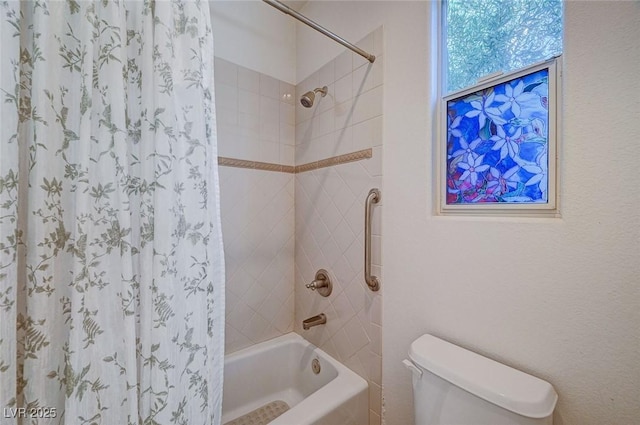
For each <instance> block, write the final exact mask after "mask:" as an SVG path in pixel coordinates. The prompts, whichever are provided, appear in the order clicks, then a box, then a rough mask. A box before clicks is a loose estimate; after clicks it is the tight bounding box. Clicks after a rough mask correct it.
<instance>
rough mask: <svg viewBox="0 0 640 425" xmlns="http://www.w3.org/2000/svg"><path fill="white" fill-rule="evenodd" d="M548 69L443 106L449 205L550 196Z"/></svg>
mask: <svg viewBox="0 0 640 425" xmlns="http://www.w3.org/2000/svg"><path fill="white" fill-rule="evenodd" d="M548 135H549V70H548V69H546V68H545V69H542V70H539V71H536V72H533V73H530V74H527V75H524V76H520V77H517V78H514V79H511V80H509V81H506V82H503V83H498V84H496V85H494V86H492V87H489V88H486V89H484V90H481V91H478V92H475V93H472V94H467V95H463V96H461V97H457V98H453V99H450V100H448V101H447V164H446V165H447V171H446V179H447V196H446V203H447V204H448V205H455V204H481V203H514V204H518V203H519V204H540V203H548V196H549V181H548V171H549V160H548V155H549V140H548Z"/></svg>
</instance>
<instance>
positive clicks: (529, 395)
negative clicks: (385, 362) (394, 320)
mask: <svg viewBox="0 0 640 425" xmlns="http://www.w3.org/2000/svg"><path fill="white" fill-rule="evenodd" d="M409 358H410V359H411V360H405V361H404V363H405V365H406V366H407V367H408V368H409V369H411V370H412V372H413V401H414V402H413V405H414V411H415V425H551V424H552V421H553V418H552V414H553V409H554V408H555V405H556V401H557V400H558V395H557V394H556V392H555V390H554V389H553V387H552V386H551V384H549V383H548V382H546V381H543V380H542V379H539V378H536V377H534V376H531V375H528V374H526V373H524V372H522V371H519V370H516V369H513V368H511V367H509V366H506V365H504V364H501V363H498V362H496V361H494V360H491V359H488V358H486V357H483V356H481V355H479V354H476V353H474V352H472V351H469V350H466V349H464V348H462V347H458V346H457V345H454V344H451V343H449V342H447V341H444V340H442V339H439V338H436V337H435V336H432V335H423V336H421V337H420V338H418V339H417V340H415V341H414V342H413V343H412V344H411V348H410V349H409Z"/></svg>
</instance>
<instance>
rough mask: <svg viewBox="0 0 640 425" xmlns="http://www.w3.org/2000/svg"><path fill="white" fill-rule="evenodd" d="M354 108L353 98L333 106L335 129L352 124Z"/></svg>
mask: <svg viewBox="0 0 640 425" xmlns="http://www.w3.org/2000/svg"><path fill="white" fill-rule="evenodd" d="M354 108H355V105H354V103H353V100H348V101H346V102H343V103H340V104H337V105H336V106H335V107H334V108H333V115H334V129H335V130H340V129H343V128H345V127H347V126H349V125H351V124H352V122H353V113H354Z"/></svg>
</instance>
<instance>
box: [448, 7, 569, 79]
mask: <svg viewBox="0 0 640 425" xmlns="http://www.w3.org/2000/svg"><path fill="white" fill-rule="evenodd" d="M444 47H445V57H446V66H447V70H446V77H445V92H452V91H455V90H458V89H461V88H464V87H467V86H470V85H473V84H475V83H476V81H477V80H478V78H481V77H482V76H485V75H488V74H491V73H494V72H497V71H503V72H509V71H513V70H515V69H519V68H523V67H525V66H527V65H531V64H533V63H536V62H539V61H542V60H544V59H547V58H549V57H551V56H556V55H559V54H560V53H562V1H560V0H448V1H446V2H445V3H444Z"/></svg>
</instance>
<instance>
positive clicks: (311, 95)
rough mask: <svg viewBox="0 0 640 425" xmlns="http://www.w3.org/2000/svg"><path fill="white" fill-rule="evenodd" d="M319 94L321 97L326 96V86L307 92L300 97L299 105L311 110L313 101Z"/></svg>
mask: <svg viewBox="0 0 640 425" xmlns="http://www.w3.org/2000/svg"><path fill="white" fill-rule="evenodd" d="M318 92H319V93H320V94H321V95H322V97H325V96H326V95H327V86H324V87H322V88H317V89H315V90H313V91H308V92H306V93H305V94H303V95H302V96H301V97H300V103H301V104H302V106H304V107H305V108H311V107H312V106H313V100H314V99H315V98H316V93H318Z"/></svg>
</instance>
